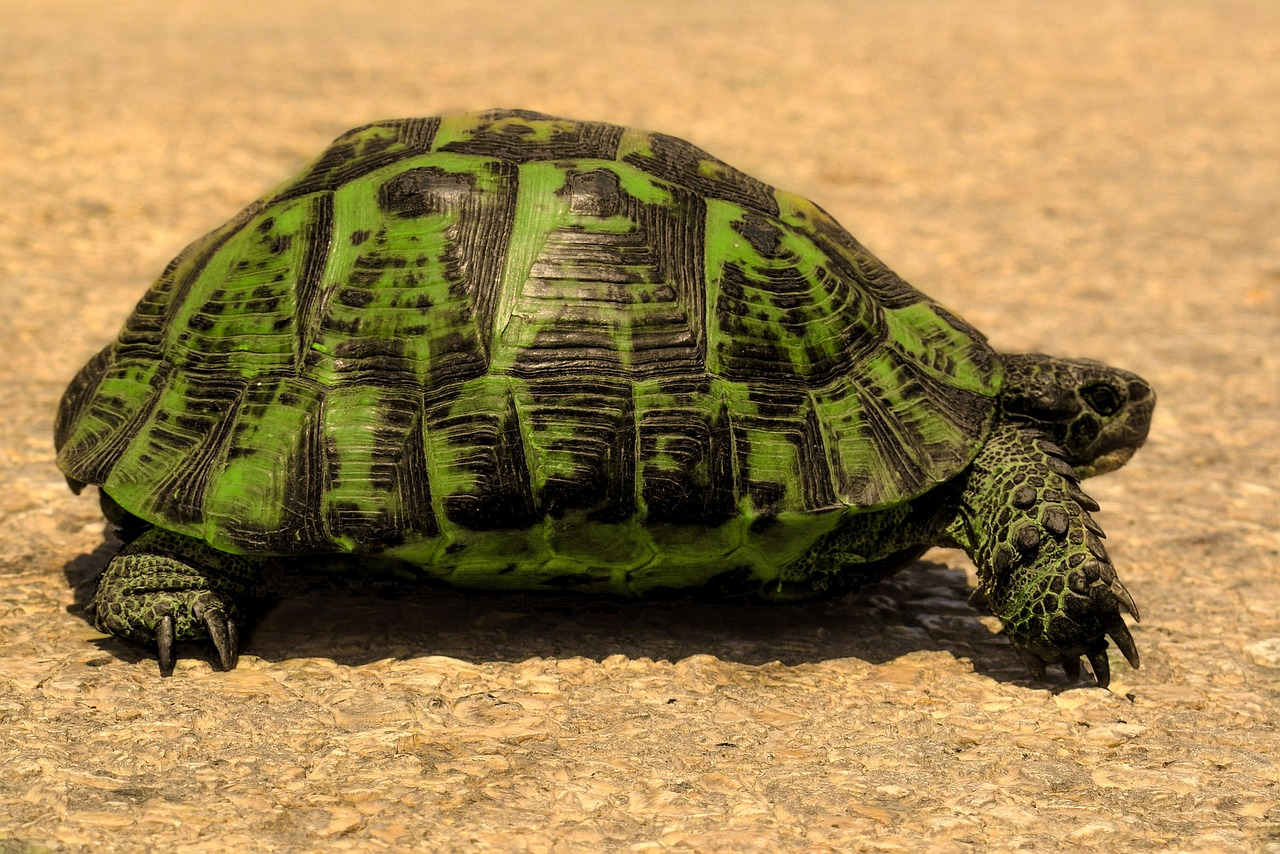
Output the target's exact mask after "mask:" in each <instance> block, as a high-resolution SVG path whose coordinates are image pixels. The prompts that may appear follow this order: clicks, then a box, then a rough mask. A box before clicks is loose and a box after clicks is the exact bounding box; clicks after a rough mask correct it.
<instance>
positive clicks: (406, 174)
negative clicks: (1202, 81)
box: [57, 111, 1001, 585]
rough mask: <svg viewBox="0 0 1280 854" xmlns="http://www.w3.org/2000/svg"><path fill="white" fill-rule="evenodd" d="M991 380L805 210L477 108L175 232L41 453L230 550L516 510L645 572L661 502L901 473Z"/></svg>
mask: <svg viewBox="0 0 1280 854" xmlns="http://www.w3.org/2000/svg"><path fill="white" fill-rule="evenodd" d="M1000 382H1001V369H1000V365H999V362H998V360H997V359H996V358H995V357H994V355H993V354H992V352H991V350H990V349H989V348H988V346H987V344H986V342H985V340H984V339H983V338H982V336H981V335H980V334H978V333H977V332H976V331H974V330H973V329H971V328H970V327H969V326H967V325H966V324H965V323H964V322H963V321H961V320H959V319H957V318H956V317H954V316H952V315H951V314H949V313H947V312H946V311H945V310H943V309H941V308H940V307H938V306H937V305H936V304H935V303H933V302H932V301H931V300H929V299H928V298H927V297H925V296H923V295H922V294H920V293H919V292H917V291H915V290H914V289H913V288H911V287H910V286H909V285H907V284H906V283H905V282H903V281H902V280H901V279H900V278H898V277H897V276H895V275H894V274H893V273H892V272H891V271H889V270H888V269H887V268H886V267H884V265H883V264H881V263H880V262H879V261H878V260H877V259H876V258H875V257H874V256H872V255H871V254H870V253H869V252H867V251H866V250H865V249H864V248H863V247H862V246H861V245H860V244H858V243H857V241H856V240H854V239H853V237H851V236H850V235H849V234H848V233H847V232H846V231H845V230H844V229H842V228H841V227H840V226H839V225H838V224H836V223H835V221H834V220H833V219H831V217H830V216H829V215H827V214H826V213H825V212H824V211H822V210H821V209H820V208H818V207H817V206H815V205H813V204H812V203H810V202H808V201H806V200H804V199H800V198H798V197H795V196H792V195H790V194H787V193H783V192H780V191H777V190H774V189H773V188H771V187H769V186H767V185H765V184H763V183H761V182H759V181H757V180H755V179H753V178H750V177H749V176H746V175H743V174H742V173H740V172H738V171H737V170H734V169H733V168H732V167H729V166H727V165H726V164H724V163H722V162H721V161H719V160H716V159H715V158H713V157H711V156H710V155H707V154H706V153H705V152H703V151H701V150H699V149H697V148H696V147H694V146H692V145H690V144H688V143H686V142H683V141H681V140H678V139H675V138H673V137H667V136H663V135H659V134H650V133H645V132H642V131H636V130H629V129H624V128H621V127H617V126H613V125H608V124H602V123H589V122H575V121H570V120H565V119H556V118H552V117H549V116H543V115H540V114H537V113H528V112H519V111H490V112H486V113H469V114H460V115H451V116H442V117H435V118H428V119H411V120H404V121H393V122H380V123H377V124H373V125H368V126H366V127H364V128H358V129H356V130H353V131H351V132H349V133H347V134H344V135H343V136H342V137H339V139H338V140H336V141H335V142H334V144H333V145H332V146H331V147H330V148H329V149H328V150H327V151H325V152H324V153H323V154H322V155H321V156H320V157H319V158H318V159H317V160H316V161H315V162H314V163H313V164H311V165H310V166H308V167H307V168H306V169H304V170H303V172H302V173H301V174H300V175H299V176H298V177H296V178H295V179H292V180H291V181H289V182H286V183H285V184H284V185H282V186H281V187H279V188H278V189H277V190H276V191H274V192H273V193H271V194H269V195H268V196H267V197H265V198H264V199H263V200H261V201H259V202H255V203H254V204H253V205H251V206H250V207H249V208H247V209H246V210H245V211H244V212H242V213H241V214H240V215H239V216H237V217H236V218H235V219H233V220H232V221H231V222H229V223H228V224H227V225H225V226H223V227H222V228H220V229H218V230H216V231H214V232H213V233H212V234H210V235H208V236H206V237H205V238H202V239H201V240H199V241H197V242H196V243H194V244H192V246H191V247H189V248H188V249H187V250H186V251H185V252H184V253H182V254H181V255H180V256H179V257H178V258H177V259H175V261H174V262H173V263H172V264H171V265H170V266H169V268H168V269H166V270H165V272H164V273H163V274H162V275H161V277H160V278H159V280H158V281H157V282H156V283H155V285H154V286H153V287H152V288H151V290H150V291H149V292H148V293H147V294H146V296H144V297H143V299H142V300H141V302H140V303H139V304H138V307H137V308H136V309H135V311H134V313H133V315H132V316H131V317H130V319H129V320H128V321H127V323H126V325H125V328H124V330H123V331H122V333H121V335H120V337H119V339H118V340H117V341H116V342H115V343H114V344H113V345H111V346H110V347H109V348H107V349H106V350H105V351H103V353H101V354H99V356H98V357H96V358H95V359H94V360H93V361H91V362H90V363H89V364H88V365H87V366H86V367H85V369H84V370H83V371H82V372H81V373H80V375H78V376H77V378H76V380H75V381H74V382H73V383H72V384H71V387H70V388H68V390H67V393H66V395H65V396H64V398H63V401H62V406H61V409H60V413H59V419H58V426H57V443H58V446H59V458H58V461H59V465H60V466H61V467H62V469H63V471H64V472H65V473H66V474H67V476H68V479H69V480H71V481H72V482H73V484H83V483H92V484H98V485H101V486H102V487H103V489H104V490H105V491H106V492H108V493H109V494H110V495H111V496H112V498H114V499H115V501H116V502H117V503H119V504H120V505H121V506H122V507H123V508H125V509H126V510H128V511H129V512H131V513H133V514H135V515H137V516H140V517H142V518H144V519H146V520H148V521H151V522H154V523H156V524H159V525H161V526H163V527H165V528H169V529H172V530H176V531H179V532H182V533H187V534H190V535H193V536H198V537H201V538H203V539H205V540H207V541H208V542H210V543H212V544H213V545H215V546H217V547H219V548H222V549H225V550H228V551H240V552H255V553H268V554H303V553H324V552H361V553H364V552H383V551H388V550H392V551H395V550H399V553H403V554H416V555H418V556H419V557H421V558H422V559H423V560H426V559H427V558H426V557H423V556H424V555H429V554H436V553H437V552H438V551H439V550H441V549H444V548H445V547H446V545H449V544H452V545H450V546H449V547H451V548H453V547H456V548H462V547H463V545H464V544H466V543H472V542H475V543H479V544H480V545H479V547H487V545H486V544H485V542H484V541H483V539H482V538H480V539H478V537H479V536H480V533H482V532H484V531H491V530H495V529H505V530H512V531H515V530H528V531H530V532H531V533H530V536H529V538H528V539H529V543H530V545H529V546H528V547H529V548H530V549H534V550H536V549H537V548H540V547H541V546H539V543H540V542H543V541H551V540H555V539H556V538H557V537H558V538H560V539H561V540H563V541H564V542H566V543H574V542H577V543H578V544H579V545H581V544H585V543H597V542H599V543H603V542H606V541H608V542H614V541H615V540H616V542H617V543H619V545H616V546H611V548H616V549H617V550H618V553H617V555H616V556H614V557H610V558H609V559H608V560H609V562H610V563H611V565H613V566H615V567H625V568H626V569H627V572H633V573H640V574H643V567H645V566H648V565H649V563H647V561H651V558H652V554H653V552H654V551H655V550H661V548H663V546H661V542H667V541H678V540H679V538H680V536H681V534H680V533H679V530H678V529H679V528H680V527H681V526H683V525H701V526H705V527H709V528H716V529H717V530H721V529H723V530H724V531H728V528H727V527H725V526H734V525H738V524H739V522H737V521H734V520H739V521H740V523H741V532H739V533H734V534H732V537H738V539H737V540H735V541H734V542H739V543H748V542H750V536H749V535H748V534H747V533H744V532H746V531H748V529H749V527H750V524H751V522H752V520H757V519H759V520H768V519H772V518H781V517H787V518H799V517H800V516H803V515H804V514H813V516H814V519H815V521H814V522H813V525H812V526H811V527H813V528H814V530H821V529H825V528H824V526H825V527H830V524H832V523H831V522H829V521H826V518H827V516H828V515H829V514H830V513H831V512H832V511H836V510H839V509H840V508H844V507H852V508H858V509H868V510H869V509H876V508H881V507H886V506H891V505H895V504H899V503H901V502H903V501H905V500H908V499H910V498H912V497H915V496H918V495H921V494H923V493H925V492H927V491H929V490H930V489H932V488H934V487H935V486H936V485H937V484H938V483H941V482H943V481H945V480H947V479H949V478H950V477H952V476H954V475H955V474H956V473H957V472H958V471H960V470H961V469H962V468H963V467H964V466H965V465H967V464H968V462H969V461H970V460H971V459H972V458H973V456H974V454H975V453H976V452H977V449H978V447H979V446H980V444H981V442H982V441H983V440H984V438H985V436H986V434H987V431H988V430H989V428H990V424H991V420H992V417H993V412H994V404H993V400H994V397H995V395H996V393H997V392H998V390H999V386H1000ZM819 517H821V519H820V518H819ZM805 524H807V523H796V526H797V528H798V529H799V528H803V529H804V530H806V531H807V530H808V528H805ZM539 525H543V526H545V528H546V532H545V535H542V534H536V533H534V532H533V529H534V528H536V527H537V526H539ZM601 526H606V527H601ZM607 526H612V527H607ZM734 530H735V531H736V530H738V529H737V528H735V529H734ZM600 531H606V532H607V531H614V532H624V531H626V532H630V533H625V534H623V533H618V534H617V537H615V538H614V540H610V539H609V537H610V536H613V535H605V534H597V533H592V532H600ZM575 532H576V533H575ZM673 532H674V533H673ZM724 536H725V537H730V538H732V537H731V536H730V534H728V533H726V534H724ZM540 537H541V539H539V538H540ZM593 537H595V539H592V538H593ZM796 541H797V542H799V541H800V538H799V537H798V536H797V537H796ZM512 542H514V541H512ZM726 542H727V541H726ZM584 547H585V546H584ZM511 548H512V549H515V548H516V546H515V545H512V546H511ZM565 548H569V546H565ZM592 548H597V546H592ZM599 548H603V546H600V547H599ZM725 548H726V549H729V550H732V549H733V548H739V546H732V545H730V546H726V547H725ZM741 548H746V546H741ZM415 549H417V550H418V551H417V552H415V551H414V550H415ZM517 551H518V549H517ZM496 559H497V558H495V560H496ZM512 559H514V558H512ZM655 566H656V565H655ZM654 573H655V574H654V576H653V580H652V581H651V582H650V583H651V584H653V585H659V584H662V583H666V581H664V580H663V579H662V578H660V574H659V573H658V572H657V570H656V569H655V570H654ZM566 577H567V576H566ZM636 577H638V576H636ZM629 583H632V584H635V583H636V582H635V580H634V577H633V578H632V581H631V582H629Z"/></svg>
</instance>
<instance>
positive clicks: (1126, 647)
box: [1107, 617, 1138, 670]
mask: <svg viewBox="0 0 1280 854" xmlns="http://www.w3.org/2000/svg"><path fill="white" fill-rule="evenodd" d="M1107 634H1108V635H1110V637H1111V640H1112V642H1114V643H1115V645H1116V649H1118V650H1120V653H1121V654H1122V655H1123V656H1124V660H1125V661H1127V662H1129V666H1130V667H1132V668H1133V669H1134V670H1137V669H1138V645H1137V644H1135V643H1134V642H1133V635H1131V634H1129V627H1128V626H1126V625H1125V624H1124V620H1123V619H1122V618H1120V617H1116V621H1115V622H1114V623H1112V624H1111V626H1109V627H1108V628H1107Z"/></svg>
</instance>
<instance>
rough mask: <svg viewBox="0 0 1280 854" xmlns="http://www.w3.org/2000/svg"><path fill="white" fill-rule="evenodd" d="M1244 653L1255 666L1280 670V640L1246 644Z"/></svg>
mask: <svg viewBox="0 0 1280 854" xmlns="http://www.w3.org/2000/svg"><path fill="white" fill-rule="evenodd" d="M1244 651H1245V653H1247V654H1248V656H1249V657H1250V658H1252V659H1253V663H1254V664H1257V665H1259V666H1260V667H1270V668H1273V669H1278V670H1280V638H1265V639H1263V640H1260V641H1258V642H1256V643H1251V644H1246V645H1245V648H1244Z"/></svg>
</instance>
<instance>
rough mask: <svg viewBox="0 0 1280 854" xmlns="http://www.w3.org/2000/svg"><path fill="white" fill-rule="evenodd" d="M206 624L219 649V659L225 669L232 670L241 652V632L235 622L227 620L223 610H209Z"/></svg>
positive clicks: (214, 643) (206, 615)
mask: <svg viewBox="0 0 1280 854" xmlns="http://www.w3.org/2000/svg"><path fill="white" fill-rule="evenodd" d="M204 624H205V626H206V627H207V628H208V629H209V639H210V640H211V641H213V646H214V648H215V649H217V650H218V659H219V661H220V663H221V664H222V669H223V670H231V669H232V668H234V667H235V666H236V657H237V654H238V653H239V646H240V637H239V636H240V632H239V629H237V628H236V624H235V623H234V622H230V621H228V620H227V617H226V615H225V614H223V613H222V612H221V611H209V612H208V613H206V614H205V615H204Z"/></svg>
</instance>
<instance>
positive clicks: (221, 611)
mask: <svg viewBox="0 0 1280 854" xmlns="http://www.w3.org/2000/svg"><path fill="white" fill-rule="evenodd" d="M261 564H262V562H261V561H260V560H257V559H254V558H247V557H244V556H242V555H233V554H228V553H227V552H220V551H218V550H216V549H214V548H211V547H210V546H208V545H207V544H205V543H203V542H201V541H199V540H196V539H193V538H191V537H185V536H183V535H181V534H175V533H173V532H171V531H165V530H161V529H159V528H149V529H147V530H146V531H144V532H143V533H142V534H140V535H139V536H138V537H137V538H136V539H134V540H133V541H132V542H130V543H128V544H127V545H125V546H124V548H122V549H121V550H120V553H119V554H118V555H116V556H115V557H114V558H113V559H112V560H111V563H110V564H108V565H107V569H106V571H105V572H104V573H103V574H102V580H101V581H100V582H99V585H98V591H97V593H96V594H94V597H93V601H92V602H90V604H89V607H90V610H91V612H92V613H93V617H94V624H95V625H96V626H97V627H98V628H99V629H101V630H102V631H104V632H110V633H112V634H114V635H118V636H120V637H125V638H128V639H130V640H133V641H137V642H139V643H143V644H147V645H151V644H155V645H156V646H157V647H158V649H159V657H160V671H161V673H163V674H165V675H168V674H169V673H171V672H172V671H173V660H174V659H173V646H174V642H175V641H180V640H212V641H213V645H214V646H215V647H216V648H217V651H218V657H219V659H220V663H221V664H222V668H223V669H224V670H230V669H231V668H232V667H234V666H235V663H236V654H237V652H238V647H239V627H240V625H242V624H243V622H244V616H245V615H244V609H243V604H244V602H245V601H246V600H247V598H248V596H249V588H250V586H251V585H252V583H253V580H254V578H255V577H256V576H257V573H258V570H259V568H260V566H261Z"/></svg>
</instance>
